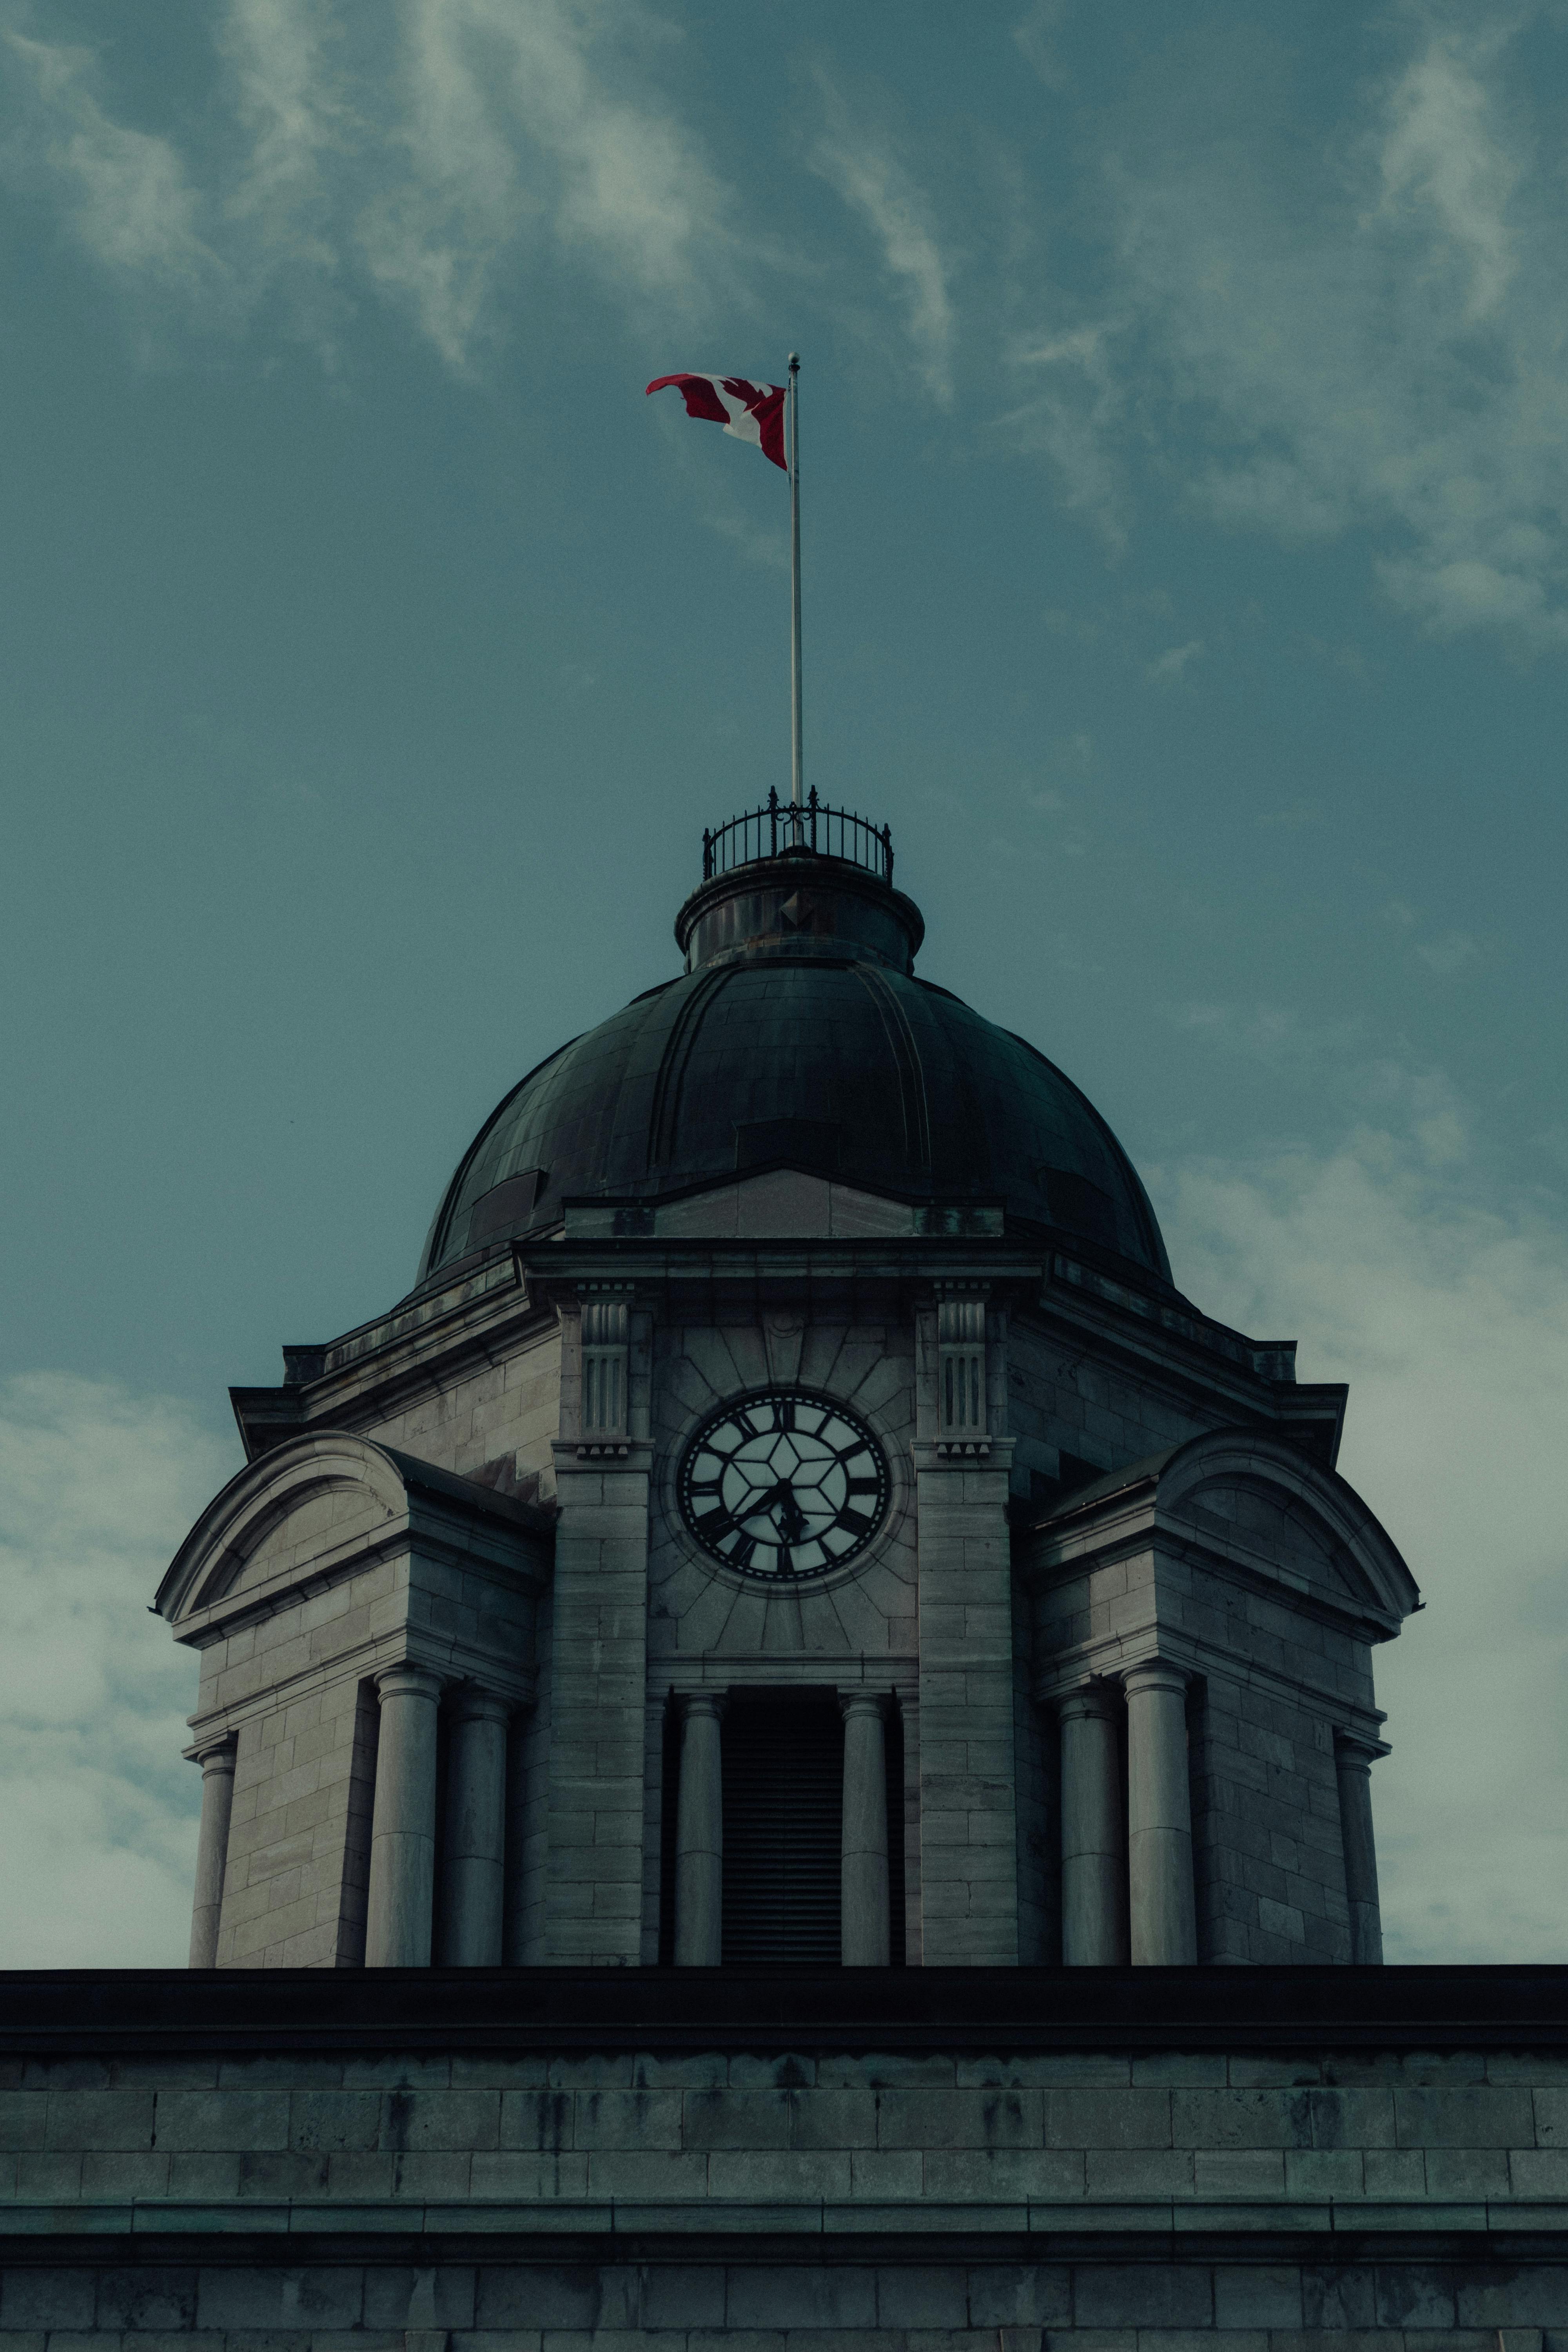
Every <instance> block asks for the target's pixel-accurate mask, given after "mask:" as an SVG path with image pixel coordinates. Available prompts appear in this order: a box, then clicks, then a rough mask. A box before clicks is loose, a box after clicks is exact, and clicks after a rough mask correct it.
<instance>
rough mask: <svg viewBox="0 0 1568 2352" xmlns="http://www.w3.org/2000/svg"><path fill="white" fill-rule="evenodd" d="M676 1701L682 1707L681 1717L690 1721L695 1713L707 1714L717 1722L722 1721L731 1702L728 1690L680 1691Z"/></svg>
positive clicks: (683, 1720) (684, 1720) (682, 1719)
mask: <svg viewBox="0 0 1568 2352" xmlns="http://www.w3.org/2000/svg"><path fill="white" fill-rule="evenodd" d="M675 1703H676V1705H677V1706H678V1707H679V1709H680V1719H681V1721H682V1722H683V1723H686V1722H689V1720H690V1718H691V1717H692V1716H694V1715H705V1716H709V1717H711V1718H712V1720H713V1721H714V1722H715V1723H722V1721H723V1719H724V1710H725V1708H726V1707H727V1706H729V1704H730V1694H729V1692H728V1691H678V1692H677V1694H676V1700H675Z"/></svg>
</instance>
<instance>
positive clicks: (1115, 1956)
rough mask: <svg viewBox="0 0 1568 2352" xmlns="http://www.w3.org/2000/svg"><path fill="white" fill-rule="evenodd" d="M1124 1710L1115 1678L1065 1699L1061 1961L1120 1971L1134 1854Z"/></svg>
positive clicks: (1062, 1722)
mask: <svg viewBox="0 0 1568 2352" xmlns="http://www.w3.org/2000/svg"><path fill="white" fill-rule="evenodd" d="M1118 1714H1119V1708H1118V1705H1117V1696H1116V1692H1115V1691H1114V1689H1113V1688H1112V1687H1111V1685H1110V1684H1108V1683H1102V1682H1094V1683H1086V1684H1085V1685H1084V1686H1083V1688H1082V1689H1081V1690H1075V1691H1069V1692H1068V1696H1067V1697H1066V1698H1064V1699H1063V1701H1062V1702H1061V1706H1060V1709H1059V1720H1060V1725H1061V1755H1062V1775H1061V1789H1062V1961H1063V1964H1064V1966H1065V1967H1067V1968H1069V1969H1075V1968H1076V1969H1113V1968H1120V1967H1121V1966H1122V1965H1123V1964H1124V1963H1125V1961H1126V1958H1127V1856H1126V1852H1125V1848H1124V1844H1123V1837H1122V1817H1121V1759H1120V1758H1119V1757H1118V1755H1117V1747H1118V1744H1119V1743H1118V1738H1117V1717H1118Z"/></svg>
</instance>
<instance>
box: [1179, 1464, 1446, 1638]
mask: <svg viewBox="0 0 1568 2352" xmlns="http://www.w3.org/2000/svg"><path fill="white" fill-rule="evenodd" d="M1156 1492H1157V1496H1158V1507H1159V1511H1160V1514H1161V1516H1162V1517H1167V1518H1171V1519H1175V1520H1180V1521H1184V1522H1185V1523H1186V1524H1187V1525H1188V1526H1190V1527H1191V1528H1194V1531H1195V1532H1196V1533H1197V1534H1198V1535H1199V1536H1200V1537H1204V1538H1208V1539H1209V1540H1210V1541H1212V1542H1214V1543H1215V1544H1216V1545H1218V1546H1219V1547H1221V1548H1222V1549H1226V1551H1229V1552H1231V1553H1233V1554H1235V1555H1237V1556H1239V1557H1240V1558H1242V1559H1246V1560H1247V1561H1248V1562H1249V1563H1250V1564H1252V1565H1253V1566H1255V1567H1259V1568H1262V1569H1264V1570H1265V1571H1266V1572H1267V1571H1271V1572H1272V1573H1273V1574H1274V1575H1275V1576H1277V1577H1279V1580H1281V1581H1282V1582H1284V1583H1287V1584H1290V1585H1292V1586H1295V1587H1296V1588H1297V1589H1298V1590H1306V1591H1312V1590H1316V1591H1318V1592H1319V1593H1320V1594H1321V1596H1322V1597H1323V1598H1325V1599H1328V1600H1331V1601H1335V1602H1337V1603H1339V1604H1340V1605H1341V1606H1342V1607H1343V1606H1349V1607H1352V1608H1356V1609H1362V1610H1364V1609H1370V1610H1371V1611H1372V1612H1373V1613H1374V1614H1375V1615H1376V1616H1378V1617H1379V1618H1382V1619H1384V1620H1392V1621H1393V1622H1394V1623H1397V1622H1400V1621H1401V1620H1402V1619H1404V1618H1405V1617H1407V1616H1409V1614H1410V1613H1411V1612H1412V1610H1415V1609H1417V1608H1419V1607H1420V1604H1421V1596H1420V1593H1419V1591H1417V1589H1416V1585H1415V1579H1414V1578H1413V1577H1412V1575H1411V1573H1410V1570H1408V1569H1407V1568H1406V1566H1405V1561H1404V1559H1402V1558H1401V1556H1400V1553H1399V1551H1398V1550H1397V1549H1396V1548H1395V1546H1394V1543H1393V1541H1392V1540H1391V1538H1389V1536H1388V1534H1387V1533H1386V1531H1385V1530H1384V1528H1383V1526H1382V1524H1381V1522H1380V1521H1379V1520H1378V1519H1377V1517H1375V1515H1374V1514H1373V1512H1372V1511H1371V1510H1370V1509H1369V1508H1368V1507H1367V1505H1366V1504H1365V1503H1363V1500H1362V1498H1361V1496H1359V1495H1358V1494H1357V1493H1356V1491H1355V1489H1354V1487H1353V1486H1351V1485H1350V1484H1349V1483H1348V1482H1347V1481H1346V1480H1345V1479H1343V1478H1342V1477H1341V1476H1340V1475H1339V1474H1338V1472H1337V1471H1333V1470H1329V1469H1327V1468H1325V1467H1324V1465H1322V1464H1321V1463H1320V1462H1317V1461H1314V1460H1313V1459H1312V1457H1311V1456H1310V1454H1303V1453H1302V1452H1301V1451H1300V1448H1299V1447H1297V1446H1295V1445H1292V1444H1289V1441H1288V1440H1286V1439H1283V1438H1279V1437H1275V1436H1272V1435H1270V1434H1268V1433H1265V1432H1262V1431H1256V1430H1248V1429H1228V1430H1213V1431H1210V1432H1209V1433H1207V1434H1205V1436H1203V1437H1197V1438H1193V1439H1191V1440H1189V1442H1188V1443H1187V1444H1185V1445H1182V1446H1178V1447H1177V1448H1176V1449H1175V1450H1174V1452H1173V1453H1172V1454H1170V1455H1169V1456H1168V1457H1167V1459H1166V1461H1165V1463H1164V1465H1163V1468H1162V1469H1161V1471H1160V1472H1159V1474H1158V1478H1157V1482H1156Z"/></svg>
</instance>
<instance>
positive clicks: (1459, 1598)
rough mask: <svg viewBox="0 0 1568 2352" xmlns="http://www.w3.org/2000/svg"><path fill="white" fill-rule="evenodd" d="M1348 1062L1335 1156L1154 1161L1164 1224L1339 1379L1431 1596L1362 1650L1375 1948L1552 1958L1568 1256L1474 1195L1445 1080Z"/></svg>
mask: <svg viewBox="0 0 1568 2352" xmlns="http://www.w3.org/2000/svg"><path fill="white" fill-rule="evenodd" d="M1364 1076H1365V1083H1366V1091H1367V1095H1368V1098H1369V1104H1370V1103H1371V1102H1372V1101H1373V1099H1375V1098H1379V1097H1381V1105H1382V1114H1383V1115H1382V1116H1381V1117H1379V1116H1376V1115H1374V1114H1373V1112H1372V1111H1371V1110H1370V1108H1369V1114H1368V1116H1367V1117H1366V1118H1363V1120H1362V1121H1360V1122H1359V1123H1358V1124H1357V1125H1356V1126H1354V1127H1353V1128H1352V1129H1350V1130H1348V1131H1347V1132H1346V1133H1345V1134H1344V1135H1343V1137H1342V1139H1341V1141H1340V1142H1339V1143H1338V1144H1337V1145H1336V1146H1334V1147H1332V1148H1331V1149H1328V1150H1323V1151H1321V1152H1311V1151H1307V1150H1300V1151H1294V1152H1289V1153H1281V1154H1279V1155H1278V1156H1276V1157H1274V1158H1271V1159H1268V1160H1262V1161H1260V1162H1258V1163H1257V1164H1255V1165H1252V1166H1249V1167H1247V1168H1243V1169H1237V1168H1234V1167H1228V1168H1227V1167H1222V1166H1219V1165H1217V1164H1214V1163H1207V1162H1203V1161H1189V1162H1187V1163H1185V1164H1184V1165H1182V1166H1180V1167H1173V1168H1172V1169H1170V1170H1167V1171H1164V1174H1163V1178H1162V1180H1161V1181H1159V1183H1158V1187H1157V1195H1158V1198H1159V1200H1160V1204H1161V1208H1162V1213H1163V1223H1164V1228H1165V1233H1166V1237H1167V1240H1168V1241H1169V1243H1170V1245H1171V1251H1172V1256H1173V1262H1174V1264H1175V1266H1176V1273H1177V1278H1178V1280H1179V1281H1181V1282H1182V1283H1183V1285H1184V1287H1186V1288H1188V1289H1190V1290H1191V1291H1192V1292H1193V1294H1194V1296H1196V1297H1199V1298H1200V1299H1202V1301H1203V1303H1204V1305H1205V1307H1206V1308H1208V1310H1209V1311H1210V1312H1212V1313H1215V1314H1217V1315H1219V1316H1221V1317H1224V1318H1226V1319H1228V1320H1230V1321H1232V1322H1234V1323H1237V1325H1239V1326H1240V1327H1241V1328H1244V1329H1247V1330H1258V1331H1263V1330H1268V1331H1273V1330H1276V1329H1278V1330H1280V1331H1283V1332H1285V1333H1287V1334H1296V1335H1299V1337H1300V1341H1301V1359H1300V1361H1301V1372H1302V1377H1303V1378H1304V1379H1308V1380H1348V1381H1350V1383H1351V1406H1350V1416H1349V1421H1348V1423H1347V1428H1346V1437H1345V1446H1344V1453H1343V1456H1342V1464H1341V1466H1342V1469H1343V1471H1344V1472H1345V1475H1347V1476H1348V1477H1349V1478H1350V1479H1351V1480H1352V1483H1354V1484H1355V1485H1357V1486H1359V1487H1360V1489H1361V1491H1362V1492H1363V1494H1364V1495H1365V1496H1366V1498H1367V1500H1368V1501H1369V1502H1370V1503H1371V1504H1372V1506H1373V1508H1374V1509H1375V1510H1376V1511H1377V1512H1378V1514H1379V1516H1380V1517H1382V1518H1383V1519H1384V1523H1385V1524H1386V1526H1387V1527H1388V1529H1389V1532H1390V1533H1391V1535H1392V1536H1393V1537H1394V1540H1395V1542H1396V1543H1398V1544H1399V1545H1400V1547H1401V1549H1403V1550H1404V1551H1405V1556H1406V1558H1407V1559H1408V1560H1409V1562H1410V1565H1411V1568H1412V1570H1414V1572H1415V1577H1416V1580H1417V1581H1418V1582H1419V1583H1420V1585H1421V1586H1422V1589H1423V1592H1424V1596H1425V1599H1426V1609H1425V1610H1424V1611H1423V1612H1422V1613H1421V1614H1420V1615H1419V1616H1417V1617H1415V1619H1414V1620H1413V1621H1412V1622H1410V1623H1409V1624H1408V1625H1407V1626H1406V1627H1405V1633H1404V1634H1403V1635H1402V1636H1401V1638H1400V1639H1399V1640H1398V1641H1397V1642H1396V1643H1393V1644H1392V1645H1391V1646H1389V1647H1387V1648H1384V1649H1381V1650H1379V1651H1378V1652H1377V1653H1376V1673H1377V1688H1378V1697H1379V1703H1380V1704H1381V1705H1382V1706H1384V1708H1385V1709H1386V1710H1387V1713H1388V1717H1389V1721H1388V1737H1389V1738H1390V1739H1391V1741H1392V1743H1393V1749H1394V1752H1393V1754H1392V1756H1391V1757H1390V1758H1389V1759H1387V1760H1386V1761H1385V1762H1384V1763H1382V1764H1380V1765H1379V1766H1378V1767H1377V1770H1376V1773H1375V1775H1374V1778H1373V1800H1374V1804H1375V1808H1376V1816H1377V1825H1378V1851H1379V1861H1380V1867H1381V1873H1382V1879H1383V1895H1384V1928H1385V1933H1386V1937H1387V1943H1388V1953H1389V1958H1391V1959H1403V1960H1424V1961H1436V1960H1478V1961H1500V1960H1524V1959H1559V1958H1562V1956H1563V1951H1564V1949H1565V1948H1568V1718H1565V1717H1564V1715H1563V1708H1562V1706H1561V1704H1560V1703H1559V1696H1558V1695H1559V1693H1560V1692H1561V1689H1562V1685H1563V1676H1564V1674H1565V1672H1568V1538H1565V1537H1564V1534H1563V1529H1564V1528H1565V1527H1568V1447H1565V1446H1564V1444H1563V1431H1564V1427H1565V1425H1568V1248H1565V1246H1564V1243H1563V1235H1562V1233H1561V1231H1560V1230H1558V1229H1556V1228H1554V1227H1552V1225H1551V1224H1550V1223H1546V1222H1545V1221H1543V1220H1542V1219H1541V1218H1540V1217H1539V1215H1538V1214H1537V1213H1536V1212H1535V1210H1534V1209H1533V1208H1532V1207H1531V1205H1530V1204H1529V1203H1528V1202H1524V1203H1517V1204H1515V1205H1513V1206H1511V1207H1510V1206H1504V1207H1503V1208H1501V1209H1500V1208H1499V1207H1498V1206H1497V1205H1496V1194H1495V1192H1493V1193H1492V1194H1491V1195H1490V1197H1488V1192H1487V1187H1486V1185H1485V1182H1484V1180H1483V1179H1482V1177H1481V1175H1480V1173H1479V1170H1478V1168H1477V1165H1476V1161H1475V1159H1474V1157H1473V1154H1472V1150H1471V1143H1470V1127H1471V1123H1470V1121H1469V1120H1468V1118H1467V1116H1466V1113H1465V1109H1464V1107H1463V1105H1462V1104H1460V1103H1458V1101H1457V1100H1456V1099H1455V1098H1454V1097H1452V1095H1451V1094H1450V1093H1449V1092H1448V1091H1447V1089H1446V1088H1445V1087H1444V1086H1443V1084H1442V1082H1441V1081H1440V1079H1436V1078H1435V1077H1433V1076H1430V1075H1427V1076H1424V1077H1420V1078H1413V1077H1412V1076H1410V1074H1408V1073H1402V1072H1400V1071H1398V1070H1397V1069H1395V1068H1394V1067H1393V1066H1387V1065H1384V1066H1380V1067H1379V1068H1377V1069H1375V1070H1369V1071H1368V1072H1366V1073H1365V1074H1364ZM1500 1726H1506V1727H1507V1728H1506V1732H1504V1731H1502V1730H1500Z"/></svg>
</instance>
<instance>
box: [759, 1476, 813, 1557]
mask: <svg viewBox="0 0 1568 2352" xmlns="http://www.w3.org/2000/svg"><path fill="white" fill-rule="evenodd" d="M762 1507H763V1510H764V1511H772V1510H776V1511H777V1513H778V1518H777V1521H776V1523H775V1524H776V1525H777V1528H778V1531H779V1534H780V1535H781V1536H782V1537H783V1538H784V1542H785V1543H786V1544H797V1543H799V1541H800V1539H801V1538H802V1536H804V1535H805V1512H804V1511H803V1510H802V1509H801V1507H800V1505H799V1504H798V1503H797V1502H796V1501H795V1491H794V1489H793V1487H792V1486H790V1483H789V1481H788V1479H787V1478H781V1479H780V1480H779V1483H778V1485H777V1486H775V1487H774V1488H773V1493H772V1494H771V1495H769V1496H765V1497H764V1499H763V1506H762Z"/></svg>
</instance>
